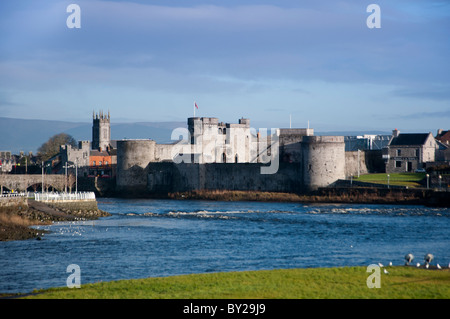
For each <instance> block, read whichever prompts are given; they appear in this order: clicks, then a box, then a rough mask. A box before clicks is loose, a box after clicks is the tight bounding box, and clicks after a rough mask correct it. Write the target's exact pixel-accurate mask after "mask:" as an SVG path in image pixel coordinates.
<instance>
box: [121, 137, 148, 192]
mask: <svg viewBox="0 0 450 319" xmlns="http://www.w3.org/2000/svg"><path fill="white" fill-rule="evenodd" d="M155 151H156V142H155V141H153V140H122V141H117V177H116V186H117V190H119V191H120V190H123V191H127V192H130V191H131V192H136V191H140V190H142V189H145V188H146V187H147V173H148V172H147V167H148V163H149V162H154V161H155Z"/></svg>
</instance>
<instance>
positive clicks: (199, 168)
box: [147, 163, 302, 193]
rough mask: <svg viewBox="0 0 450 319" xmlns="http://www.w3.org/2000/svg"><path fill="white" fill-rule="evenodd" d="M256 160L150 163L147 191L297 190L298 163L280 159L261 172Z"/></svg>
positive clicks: (298, 180) (298, 182) (299, 183)
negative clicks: (273, 168) (274, 167)
mask: <svg viewBox="0 0 450 319" xmlns="http://www.w3.org/2000/svg"><path fill="white" fill-rule="evenodd" d="M261 166H262V164H258V163H237V164H236V163H232V164H222V163H210V164H186V163H182V164H174V163H150V165H149V167H148V172H149V175H148V187H147V190H148V192H149V193H158V192H183V191H189V190H215V189H223V190H248V191H268V192H299V191H300V190H301V188H302V185H301V179H299V178H298V176H300V170H301V168H300V166H299V165H295V164H287V163H282V164H281V165H280V167H279V170H278V172H277V173H276V174H271V175H268V174H261Z"/></svg>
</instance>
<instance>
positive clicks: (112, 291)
mask: <svg viewBox="0 0 450 319" xmlns="http://www.w3.org/2000/svg"><path fill="white" fill-rule="evenodd" d="M383 269H386V271H387V274H386V273H385V272H384V271H383ZM383 269H381V271H380V272H381V273H380V281H379V282H380V285H381V287H380V288H379V289H377V288H372V289H370V288H368V286H367V280H368V277H369V276H370V275H371V274H372V272H370V273H368V272H367V267H339V268H297V269H276V270H259V271H242V272H221V273H206V274H192V275H181V276H171V277H159V278H145V279H132V280H119V281H112V282H100V283H93V284H83V283H81V289H69V288H67V287H63V288H52V289H46V290H41V291H34V292H33V294H32V295H30V296H27V297H26V298H31V299H53V298H56V299H66V298H67V299H105V298H106V299H112V298H114V299H141V298H145V299H146V298H149V299H366V298H370V299H376V298H381V299H448V298H450V269H440V270H437V269H435V268H434V269H431V267H430V269H424V268H416V267H412V266H387V267H385V268H383Z"/></svg>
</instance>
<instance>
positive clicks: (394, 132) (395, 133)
mask: <svg viewBox="0 0 450 319" xmlns="http://www.w3.org/2000/svg"><path fill="white" fill-rule="evenodd" d="M399 135H400V131H399V130H397V129H395V130H393V131H392V136H393V137H398V136H399Z"/></svg>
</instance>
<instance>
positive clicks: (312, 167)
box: [301, 136, 345, 191]
mask: <svg viewBox="0 0 450 319" xmlns="http://www.w3.org/2000/svg"><path fill="white" fill-rule="evenodd" d="M301 145H302V157H303V185H304V187H305V190H307V191H314V190H317V189H318V188H319V187H326V186H328V185H330V184H331V183H333V182H335V181H336V180H338V179H344V178H345V142H344V137H343V136H304V137H303V140H302V143H301Z"/></svg>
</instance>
